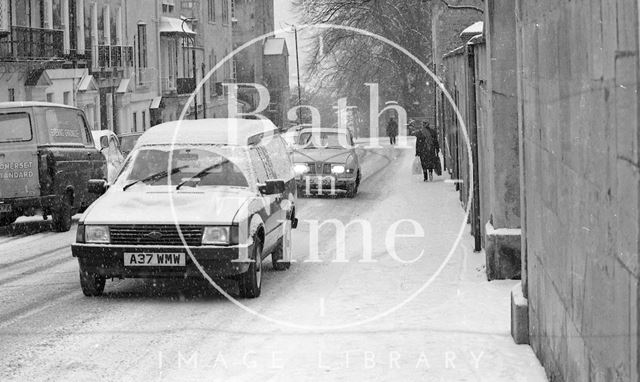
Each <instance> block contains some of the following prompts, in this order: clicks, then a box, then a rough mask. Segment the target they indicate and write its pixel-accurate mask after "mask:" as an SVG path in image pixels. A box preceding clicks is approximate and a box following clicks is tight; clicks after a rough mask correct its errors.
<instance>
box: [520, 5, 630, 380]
mask: <svg viewBox="0 0 640 382" xmlns="http://www.w3.org/2000/svg"><path fill="white" fill-rule="evenodd" d="M516 4H517V8H516V12H514V15H515V17H516V21H517V24H516V25H517V39H516V42H517V44H518V55H517V58H518V68H519V70H518V72H519V76H518V81H519V96H518V99H519V102H518V110H519V112H520V114H519V126H520V137H521V151H522V163H521V169H522V177H521V178H522V186H521V189H522V212H523V216H522V222H523V232H524V235H523V239H524V240H523V254H524V258H525V259H526V263H525V264H524V267H525V268H524V270H525V274H526V279H525V280H523V281H524V288H523V294H524V296H525V297H527V298H528V305H529V309H528V313H529V329H530V332H529V335H530V342H531V345H532V347H533V349H534V351H535V352H536V354H537V355H538V357H539V358H540V359H541V361H542V364H543V365H544V367H545V369H546V370H547V373H548V375H549V376H550V377H551V379H552V380H557V381H629V382H630V381H638V380H639V379H640V375H639V368H640V362H639V358H638V351H639V350H640V348H639V345H640V344H639V342H638V323H639V320H640V316H639V315H638V312H639V310H638V309H639V305H638V299H639V297H640V296H639V295H638V290H639V287H640V282H639V279H640V267H639V257H638V253H639V252H638V250H639V248H638V243H639V239H640V236H639V233H638V223H639V219H640V206H639V197H638V195H639V191H640V173H639V171H638V168H639V165H638V163H640V151H639V150H638V133H639V130H638V122H639V121H638V111H639V109H638V105H639V101H640V99H639V98H638V80H639V73H640V69H639V68H640V60H639V55H638V53H639V40H638V36H639V33H638V32H639V28H638V15H639V13H638V12H639V9H638V8H639V4H638V2H637V1H624V0H618V1H616V0H602V1H591V2H568V1H562V2H557V1H554V0H546V1H536V2H530V1H525V0H519V1H516Z"/></svg>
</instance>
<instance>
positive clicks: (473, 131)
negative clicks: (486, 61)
mask: <svg viewBox="0 0 640 382" xmlns="http://www.w3.org/2000/svg"><path fill="white" fill-rule="evenodd" d="M466 49H467V57H468V61H467V64H468V65H467V70H468V71H469V75H468V77H467V81H468V82H467V84H468V86H467V89H469V94H468V96H469V97H468V98H469V102H468V109H469V130H470V131H469V132H470V134H469V138H470V140H471V155H472V160H473V184H472V185H471V187H473V200H472V201H471V211H472V213H471V227H472V231H473V238H474V250H475V251H476V252H480V251H481V250H482V225H481V221H480V177H479V174H478V169H479V166H478V123H477V116H476V59H475V54H474V51H473V45H471V44H467V45H466Z"/></svg>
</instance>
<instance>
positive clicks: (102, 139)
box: [100, 137, 109, 151]
mask: <svg viewBox="0 0 640 382" xmlns="http://www.w3.org/2000/svg"><path fill="white" fill-rule="evenodd" d="M107 147H109V137H100V151H102V150H104V149H106V148H107Z"/></svg>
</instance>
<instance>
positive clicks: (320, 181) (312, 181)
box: [305, 176, 332, 187]
mask: <svg viewBox="0 0 640 382" xmlns="http://www.w3.org/2000/svg"><path fill="white" fill-rule="evenodd" d="M305 182H306V184H309V185H311V186H314V187H318V186H320V185H323V186H329V185H331V183H332V178H331V177H330V176H307V177H306V178H305Z"/></svg>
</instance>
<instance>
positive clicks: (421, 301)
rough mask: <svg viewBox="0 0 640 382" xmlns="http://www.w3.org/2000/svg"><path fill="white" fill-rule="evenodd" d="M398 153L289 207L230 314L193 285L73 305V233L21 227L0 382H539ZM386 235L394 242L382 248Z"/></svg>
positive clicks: (444, 187) (536, 368)
mask: <svg viewBox="0 0 640 382" xmlns="http://www.w3.org/2000/svg"><path fill="white" fill-rule="evenodd" d="M413 154H414V152H413V151H412V150H402V149H393V148H391V147H388V146H385V147H384V148H383V149H381V150H380V149H377V150H369V151H368V152H367V154H366V156H365V157H364V159H363V163H362V168H363V172H364V180H363V183H362V186H361V189H360V193H359V194H358V195H357V197H356V198H355V199H348V198H330V197H325V198H300V199H299V200H298V218H299V219H300V225H299V227H298V229H297V230H295V231H294V232H293V238H292V240H293V259H294V260H297V262H296V263H293V264H292V266H291V269H290V270H288V271H286V272H276V271H274V270H272V268H271V262H270V261H267V262H265V268H266V270H265V274H264V281H263V290H262V295H261V297H259V298H257V299H253V300H246V299H245V300H243V299H239V300H237V301H238V303H241V304H244V305H245V309H243V308H242V307H240V306H238V305H237V304H234V303H232V302H230V301H228V300H227V299H226V298H225V297H224V296H222V295H220V294H219V293H218V292H217V291H216V290H215V289H214V288H213V287H212V286H210V285H208V283H207V282H206V281H198V280H195V281H194V280H187V281H182V280H170V281H167V280H158V281H154V280H124V281H120V280H115V281H111V280H109V281H107V286H106V289H105V294H104V296H102V297H97V298H88V297H85V296H84V295H83V294H82V292H81V290H80V285H79V281H78V264H77V260H76V259H74V258H73V257H71V249H70V245H71V243H72V242H73V241H74V239H75V226H74V228H72V230H71V231H70V232H67V233H54V232H50V231H49V230H48V229H47V227H48V226H47V224H43V223H42V222H41V221H39V220H38V219H35V220H33V219H32V220H29V219H26V220H25V219H23V220H21V221H20V222H19V223H18V224H17V227H18V228H17V229H18V231H20V230H23V231H26V233H23V234H21V233H19V232H18V233H17V234H16V233H13V234H9V233H6V232H5V233H4V234H3V235H2V236H0V306H1V308H0V380H3V381H11V380H16V381H21V380H32V381H36V380H38V381H39V380H89V379H93V380H157V381H165V380H166V381H169V380H178V379H180V380H192V381H201V380H202V381H204V380H207V381H229V380H233V381H262V380H273V381H289V380H291V381H306V380H345V381H357V380H360V381H372V380H373V381H376V380H379V381H388V380H404V381H546V377H545V373H544V370H543V368H542V367H541V366H540V363H539V362H538V360H537V359H536V357H535V355H534V354H533V352H532V350H531V348H530V347H529V346H519V345H515V344H514V342H513V340H512V338H511V336H510V334H509V314H510V311H509V298H510V294H509V293H510V290H511V288H513V286H514V285H515V284H516V281H498V282H487V281H486V274H485V271H484V254H481V253H473V251H472V248H473V238H472V237H471V236H470V234H469V232H468V226H467V224H466V222H465V221H464V220H465V214H464V210H463V208H462V207H461V206H460V201H459V198H458V194H457V193H456V192H455V185H454V184H453V183H451V182H446V181H445V180H444V177H439V178H438V179H436V181H435V182H432V183H424V182H422V179H421V178H418V177H415V176H413V175H411V163H412V160H413ZM334 219H335V220H334ZM336 221H337V222H340V223H342V224H343V225H347V224H349V223H351V224H350V226H348V228H347V230H346V236H345V240H344V241H342V240H340V236H341V235H339V230H338V232H337V231H336V229H335V228H334V226H336V224H334V223H336ZM323 223H326V224H323ZM415 223H417V225H416V224H415ZM318 224H322V225H321V226H320V227H318V226H317V225H318ZM337 226H338V227H339V226H340V224H337ZM369 228H370V232H368V231H369ZM394 230H396V232H397V234H398V235H400V234H405V235H406V237H404V238H403V237H398V238H397V240H396V242H395V243H389V232H394ZM461 230H463V232H462V236H461V240H460V242H459V245H458V246H457V248H456V249H455V251H453V252H452V253H450V251H451V249H452V247H453V246H454V244H455V243H456V239H457V238H458V236H459V234H460V233H461ZM420 231H423V232H424V237H421V236H423V235H421V234H420V233H421V232H420ZM314 232H319V234H318V235H315V234H314ZM337 233H338V234H337ZM391 236H392V237H393V235H391ZM411 236H414V237H411ZM336 237H337V238H338V240H336ZM316 241H317V243H318V246H317V248H318V252H317V257H318V258H319V261H313V262H310V261H306V262H305V260H308V259H309V258H313V255H314V254H313V253H311V252H313V251H312V249H313V248H315V243H316ZM369 248H371V251H369ZM388 248H392V249H395V250H396V252H395V253H393V251H389V250H388ZM342 249H344V256H341V251H342ZM224 288H225V290H226V291H228V292H229V293H230V294H232V295H236V287H235V283H233V282H228V283H225V284H224ZM249 310H251V311H253V312H255V313H258V314H257V315H256V314H253V313H250V312H249Z"/></svg>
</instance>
